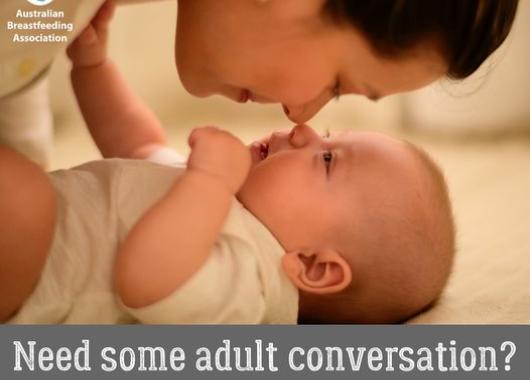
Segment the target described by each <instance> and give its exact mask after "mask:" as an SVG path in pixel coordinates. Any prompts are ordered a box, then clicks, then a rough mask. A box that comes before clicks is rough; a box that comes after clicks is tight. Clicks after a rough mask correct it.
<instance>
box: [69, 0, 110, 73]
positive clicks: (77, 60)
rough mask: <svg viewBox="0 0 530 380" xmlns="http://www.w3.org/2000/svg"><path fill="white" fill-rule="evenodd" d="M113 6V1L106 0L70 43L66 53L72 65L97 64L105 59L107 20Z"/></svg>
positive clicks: (91, 65) (85, 65)
mask: <svg viewBox="0 0 530 380" xmlns="http://www.w3.org/2000/svg"><path fill="white" fill-rule="evenodd" d="M115 8H116V4H115V3H114V1H113V0H107V1H106V2H105V3H104V4H103V5H102V6H101V8H100V9H99V11H98V13H97V14H96V15H95V16H94V18H93V19H92V21H91V22H90V24H89V25H88V26H87V27H86V28H85V30H83V31H82V32H81V34H80V35H79V36H78V37H77V38H76V39H75V40H74V41H73V42H72V43H71V44H70V46H69V47H68V49H67V50H66V53H67V55H68V57H69V58H70V60H71V61H72V64H73V65H74V67H93V66H99V65H101V64H103V63H104V62H105V61H106V59H107V40H108V30H109V22H110V20H111V19H112V17H113V15H114V10H115Z"/></svg>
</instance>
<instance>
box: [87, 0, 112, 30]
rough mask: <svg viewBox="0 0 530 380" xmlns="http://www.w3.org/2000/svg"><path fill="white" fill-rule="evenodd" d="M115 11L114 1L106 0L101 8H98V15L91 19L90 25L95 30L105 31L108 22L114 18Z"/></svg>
mask: <svg viewBox="0 0 530 380" xmlns="http://www.w3.org/2000/svg"><path fill="white" fill-rule="evenodd" d="M115 10H116V3H115V2H114V0H107V1H106V2H105V3H103V5H102V6H101V8H99V10H98V13H96V15H95V16H94V18H93V19H92V25H93V26H94V28H96V30H97V31H98V32H99V31H106V30H107V29H108V26H109V22H110V20H112V17H113V16H114V11H115Z"/></svg>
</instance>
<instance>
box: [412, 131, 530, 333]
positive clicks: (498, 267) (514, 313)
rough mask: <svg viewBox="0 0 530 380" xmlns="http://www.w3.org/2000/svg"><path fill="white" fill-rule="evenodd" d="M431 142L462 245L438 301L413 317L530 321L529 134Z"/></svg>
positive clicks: (477, 321)
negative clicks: (494, 138)
mask: <svg viewBox="0 0 530 380" xmlns="http://www.w3.org/2000/svg"><path fill="white" fill-rule="evenodd" d="M419 142H420V143H421V140H420V141H419ZM424 146H425V147H426V148H427V149H428V150H429V151H430V152H431V154H432V155H433V156H435V158H436V159H437V161H439V163H440V164H441V165H442V167H443V168H444V171H445V173H446V176H447V177H448V183H449V186H450V190H451V193H452V199H453V204H454V210H455V216H456V223H457V227H458V253H457V257H456V262H455V266H454V270H453V274H452V276H451V279H450V282H449V284H448V286H447V289H446V291H445V293H444V295H443V296H442V298H441V299H440V301H439V302H438V304H437V305H436V306H435V307H433V308H432V309H430V310H428V311H427V312H425V313H423V314H421V315H419V316H417V317H416V318H413V319H412V320H411V321H410V322H411V323H451V324H453V323H473V324H487V323H502V324H504V323H510V324H512V323H530V139H528V138H517V139H511V140H505V141H498V140H495V141H482V142H474V143H462V142H460V143H458V142H446V143H428V142H426V143H425V144H424Z"/></svg>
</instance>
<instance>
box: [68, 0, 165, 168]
mask: <svg viewBox="0 0 530 380" xmlns="http://www.w3.org/2000/svg"><path fill="white" fill-rule="evenodd" d="M113 13H114V4H113V3H112V2H111V1H108V2H107V3H105V4H104V5H103V6H102V8H101V9H100V10H99V12H98V14H97V15H96V16H95V17H94V19H93V20H92V23H91V25H89V26H88V27H87V28H86V29H85V31H83V33H82V34H81V35H80V36H79V37H78V38H77V39H76V40H75V41H74V42H73V43H72V44H71V45H70V46H69V48H68V56H69V57H70V59H71V61H72V65H73V67H72V72H71V79H72V85H73V88H74V91H75V95H76V98H77V102H78V104H79V108H80V109H81V112H82V114H83V117H84V119H85V122H86V124H87V126H88V129H89V130H90V134H91V135H92V138H93V139H94V141H95V143H96V145H97V146H98V148H99V150H100V151H101V154H102V155H103V157H123V158H145V157H147V156H148V155H149V154H150V153H151V152H152V151H153V150H154V149H156V148H157V147H159V146H160V145H166V136H165V133H164V130H163V128H162V126H161V125H160V123H159V121H158V120H157V118H156V116H155V115H154V114H153V113H152V112H151V111H150V110H149V109H148V108H147V107H146V105H145V104H144V103H143V102H142V101H141V99H140V98H138V97H137V96H136V95H135V94H134V92H133V91H132V90H131V89H130V88H129V86H128V85H127V83H125V81H124V80H123V78H122V77H121V75H120V73H119V71H118V69H117V68H116V66H115V65H114V63H113V62H112V61H111V60H110V59H108V58H107V54H106V43H107V34H108V23H109V21H110V19H111V18H112V15H113Z"/></svg>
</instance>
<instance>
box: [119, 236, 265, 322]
mask: <svg viewBox="0 0 530 380" xmlns="http://www.w3.org/2000/svg"><path fill="white" fill-rule="evenodd" d="M233 243H234V241H229V240H228V239H227V238H226V237H225V238H222V239H221V240H220V241H219V242H218V243H216V246H215V247H214V249H213V250H212V253H211V255H210V257H209V258H208V259H207V261H206V262H205V263H204V265H203V266H202V267H201V268H200V269H199V271H198V272H197V273H195V274H194V275H193V277H192V278H190V279H189V280H188V281H187V282H186V283H185V284H183V285H182V287H180V288H179V289H177V290H176V291H174V292H173V293H172V294H170V295H169V296H167V297H166V298H164V299H162V300H160V301H158V302H156V303H154V304H151V305H149V306H146V307H142V308H129V307H126V306H125V305H123V303H121V305H122V307H124V308H125V310H126V311H127V312H129V313H130V314H131V315H132V316H134V317H135V318H136V319H138V320H139V321H140V322H141V323H146V324H257V323H260V322H262V321H263V318H264V315H265V299H264V294H263V289H262V285H261V281H260V276H259V272H258V263H257V260H256V257H255V255H254V254H253V253H251V252H248V251H241V250H238V249H233V248H234V245H235V247H238V246H239V244H238V242H235V244H233ZM237 251H239V252H237Z"/></svg>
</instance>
